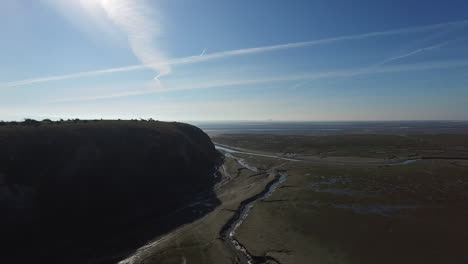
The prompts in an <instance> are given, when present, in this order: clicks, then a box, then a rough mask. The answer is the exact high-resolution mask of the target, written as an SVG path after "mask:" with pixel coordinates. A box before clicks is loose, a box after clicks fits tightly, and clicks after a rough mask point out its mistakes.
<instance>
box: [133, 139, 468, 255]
mask: <svg viewBox="0 0 468 264" xmlns="http://www.w3.org/2000/svg"><path fill="white" fill-rule="evenodd" d="M467 138H468V137H467V136H466V135H412V136H411V137H403V136H386V135H368V136H366V135H348V136H325V137H301V136H299V137H298V136H269V135H266V136H265V135H261V136H259V135H220V136H216V137H215V138H214V139H213V140H214V141H215V142H218V143H222V144H225V145H229V146H234V147H236V148H239V149H248V150H250V151H251V152H261V153H270V154H271V153H275V154H277V153H279V154H281V155H286V153H296V157H299V158H304V157H307V155H317V153H320V152H327V151H329V150H335V151H336V152H335V153H340V154H339V155H343V157H344V158H345V159H344V160H357V162H355V163H346V164H331V163H329V162H328V161H327V159H326V158H325V157H323V158H319V159H314V160H311V159H307V158H304V159H302V161H298V162H288V161H284V160H279V159H275V158H268V157H259V156H254V155H249V154H242V153H231V154H230V155H228V156H229V157H228V158H226V159H225V163H224V165H223V166H222V167H221V169H222V170H223V175H224V178H230V179H231V180H230V181H229V182H228V183H226V184H225V185H223V187H222V188H221V189H218V190H217V191H216V194H217V196H218V197H219V199H220V200H221V205H220V206H219V207H218V208H217V209H215V210H214V211H213V212H212V213H210V214H208V215H207V216H206V217H205V218H203V219H201V220H200V221H198V222H196V223H195V225H194V226H191V227H190V228H188V229H186V230H184V231H183V232H181V233H180V234H178V235H177V236H174V237H171V238H170V239H167V240H165V241H164V242H161V243H160V244H158V245H156V246H154V247H151V248H149V249H148V250H147V251H146V252H145V257H146V258H145V260H146V261H145V263H181V262H183V261H184V259H185V260H186V261H187V263H236V260H235V259H234V257H233V253H232V250H231V249H229V248H227V247H226V246H225V245H224V244H222V243H221V242H220V240H219V239H217V238H218V233H219V230H220V228H221V226H222V224H223V223H224V222H225V221H227V219H229V218H228V217H227V216H226V214H228V213H229V212H231V210H235V209H236V208H237V205H238V203H239V202H240V201H242V199H244V200H245V199H248V198H249V197H251V196H252V195H253V193H252V187H253V186H256V188H255V189H254V190H256V192H258V191H259V190H261V186H264V185H265V182H266V180H267V179H269V178H267V177H265V176H264V175H265V173H266V172H267V171H271V170H272V169H280V170H284V171H286V173H287V180H286V181H285V182H284V183H283V184H282V185H281V186H279V188H278V189H277V190H276V191H275V192H274V193H273V195H272V196H270V197H269V198H268V199H266V200H264V201H258V202H257V203H256V204H255V205H254V207H253V209H252V210H251V212H250V213H249V216H248V217H247V218H246V220H245V221H244V222H243V223H242V225H240V227H239V229H238V230H237V232H236V238H237V239H238V240H239V242H240V243H242V244H243V245H244V246H245V247H246V248H247V249H248V250H249V252H250V253H251V254H253V255H255V256H268V257H272V258H274V259H276V260H278V262H279V263H282V264H287V263H294V264H296V263H351V264H358V263H359V264H361V263H364V264H366V263H369V264H371V263H372V264H373V263H408V264H410V263H411V264H412V263H464V262H466V260H468V254H467V253H466V252H467V251H466V245H468V229H467V228H466V222H467V221H468V213H467V212H466V205H467V204H468V178H467V177H468V161H467V160H460V159H440V160H439V159H435V160H420V161H418V162H415V163H410V164H402V165H394V166H389V165H384V163H381V162H380V163H373V164H369V163H368V162H362V159H356V156H353V155H358V157H359V155H362V156H364V157H366V158H379V157H381V156H382V154H381V152H382V151H385V154H384V155H383V156H384V157H385V159H388V155H395V156H397V158H400V159H405V158H406V159H408V158H415V157H424V156H429V157H430V156H436V157H437V156H439V157H450V156H452V157H467V155H466V151H467V148H466V146H467V141H466V139H467ZM329 155H334V154H332V153H331V152H330V153H329ZM338 157H340V156H338ZM235 159H243V160H244V161H245V162H247V163H248V164H249V165H250V166H253V167H257V168H259V169H260V170H259V172H257V173H256V172H252V171H249V170H248V169H246V168H242V167H241V166H240V165H239V164H238V163H237V162H236V161H235ZM381 160H384V159H383V158H381ZM259 187H260V188H259ZM247 190H249V192H247ZM206 230H210V231H206ZM137 263H138V262H137Z"/></svg>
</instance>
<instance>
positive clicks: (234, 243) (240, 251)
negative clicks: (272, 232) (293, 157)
mask: <svg viewBox="0 0 468 264" xmlns="http://www.w3.org/2000/svg"><path fill="white" fill-rule="evenodd" d="M285 180H286V174H285V173H283V172H277V174H276V176H275V179H273V180H272V181H270V182H269V183H268V184H267V186H265V188H264V189H263V190H262V191H261V192H260V193H258V194H256V195H254V196H253V197H251V198H249V199H247V200H244V201H243V202H242V203H241V204H240V206H239V208H238V209H237V210H236V213H235V214H234V215H233V216H232V217H231V219H229V221H228V222H227V223H226V224H225V225H224V226H223V228H222V229H221V232H220V235H221V238H222V239H223V240H224V241H225V242H226V243H227V244H228V246H229V247H230V248H231V249H232V250H233V252H235V253H236V257H237V260H238V262H240V263H247V264H255V263H265V262H266V261H268V260H270V261H275V262H278V261H276V260H275V259H273V258H271V257H264V256H254V255H252V254H251V253H249V251H248V250H247V248H246V247H245V246H243V245H242V244H241V243H240V242H239V241H238V240H237V239H236V238H235V234H236V230H237V228H239V226H240V225H241V224H242V222H244V220H245V219H246V218H247V217H248V216H249V212H250V210H251V209H252V207H253V205H254V203H255V202H256V201H258V200H263V199H265V198H267V197H269V196H270V195H271V194H272V193H273V192H274V191H275V190H276V188H277V187H278V185H279V184H281V183H283V182H284V181H285Z"/></svg>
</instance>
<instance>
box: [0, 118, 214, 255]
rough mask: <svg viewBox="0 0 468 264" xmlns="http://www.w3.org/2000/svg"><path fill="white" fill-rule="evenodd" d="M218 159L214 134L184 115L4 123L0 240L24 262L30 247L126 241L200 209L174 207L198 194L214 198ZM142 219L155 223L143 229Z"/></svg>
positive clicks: (65, 250)
mask: <svg viewBox="0 0 468 264" xmlns="http://www.w3.org/2000/svg"><path fill="white" fill-rule="evenodd" d="M219 160H220V156H219V153H218V152H217V151H216V150H215V148H214V145H213V143H212V142H211V140H210V138H209V137H208V136H207V135H206V134H205V133H204V132H203V131H201V130H200V129H198V128H197V127H194V126H191V125H188V124H183V123H166V122H158V121H75V122H61V123H54V122H48V123H44V122H43V123H34V124H25V123H22V124H21V123H20V124H16V125H12V124H9V125H8V124H7V125H5V126H2V127H0V210H1V212H2V213H1V215H2V218H1V219H0V229H3V230H1V233H2V234H5V235H2V238H0V240H4V241H2V242H4V243H6V244H8V248H9V250H8V252H9V253H11V254H10V255H11V256H12V257H14V258H15V259H16V260H17V263H18V260H19V259H21V257H22V254H24V252H25V250H26V251H28V250H29V251H30V252H34V254H35V258H36V259H37V258H39V259H41V260H47V261H49V263H52V262H62V261H64V259H63V257H64V256H65V255H68V256H72V257H70V258H71V259H67V260H66V261H65V262H67V263H73V262H77V263H79V262H81V261H84V260H85V259H86V258H89V257H91V256H92V257H93V258H100V257H103V256H101V255H100V254H104V252H105V251H106V250H109V248H113V250H112V252H110V251H109V252H108V253H106V254H116V252H117V251H119V250H129V249H130V248H131V247H134V246H137V244H138V243H141V242H143V241H144V240H145V239H149V238H151V236H153V235H157V234H160V233H163V232H165V231H167V230H168V229H170V228H174V227H175V226H177V225H178V224H181V223H183V222H184V221H189V220H190V219H192V218H194V217H195V216H190V217H188V216H187V215H183V216H181V215H180V214H178V215H177V214H173V212H174V211H177V209H178V208H181V207H183V206H186V205H187V204H189V203H191V202H193V201H194V200H196V199H198V198H197V197H200V196H203V197H210V198H209V199H212V200H216V199H215V198H214V195H213V193H212V190H213V186H214V183H215V174H214V172H215V167H216V165H217V163H218V162H219ZM205 199H206V198H205ZM214 203H216V201H215V202H214ZM171 215H174V217H176V218H179V219H173V218H174V217H172V218H171V217H169V216H171ZM180 218H183V219H180ZM167 222H169V223H167ZM145 225H151V230H146V231H143V232H142V230H141V229H142V228H141V227H142V226H145ZM140 233H144V234H145V235H144V236H140V235H139V234H140ZM129 234H131V235H129ZM123 237H125V240H126V241H125V242H124V241H122V242H121V243H119V242H116V240H120V239H121V238H123ZM129 237H131V238H129ZM109 241H111V242H109ZM106 243H107V244H106ZM109 243H111V244H112V245H108V244H109ZM83 244H85V246H83ZM93 245H94V246H93ZM96 247H97V248H96ZM100 247H102V251H99V250H97V249H99V248H100ZM116 248H121V249H119V250H117V249H116ZM28 254H29V253H28Z"/></svg>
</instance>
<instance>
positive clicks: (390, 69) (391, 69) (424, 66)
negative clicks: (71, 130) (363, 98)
mask: <svg viewBox="0 0 468 264" xmlns="http://www.w3.org/2000/svg"><path fill="white" fill-rule="evenodd" d="M467 66H468V60H459V61H445V62H437V63H418V64H407V65H394V66H384V67H372V68H370V67H366V68H360V69H351V70H342V71H330V72H312V73H306V74H296V75H284V76H275V77H266V78H258V79H244V80H240V79H235V80H216V81H211V82H206V83H202V84H193V85H188V86H179V87H171V88H165V89H157V90H155V89H151V88H144V89H140V90H130V91H122V92H119V93H114V94H105V95H99V96H87V97H74V98H64V99H59V100H55V101H51V102H50V103H60V102H76V101H91V100H100V99H110V98H118V97H127V96H136V95H145V94H155V93H163V92H171V91H180V90H193V89H208V88H216V87H227V86H236V85H248V84H261V83H270V82H285V81H300V80H316V79H325V78H346V77H354V76H359V75H366V74H383V73H395V72H409V71H424V70H435V69H447V68H456V67H467Z"/></svg>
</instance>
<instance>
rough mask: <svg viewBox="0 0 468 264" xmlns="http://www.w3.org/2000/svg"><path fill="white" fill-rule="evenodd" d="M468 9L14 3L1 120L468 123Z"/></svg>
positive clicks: (265, 2)
mask: <svg viewBox="0 0 468 264" xmlns="http://www.w3.org/2000/svg"><path fill="white" fill-rule="evenodd" d="M466 10H468V2H467V1H462V0H460V1H458V0H450V1H430V0H428V1H424V2H421V1H408V0H406V1H402V0H395V1H376V0H373V1H371V0H366V1H364V0H361V1H345V0H342V1H333V0H332V1H330V0H327V1H325V0H320V1H310V0H307V1H293V0H291V1H286V0H256V1H251V0H237V1H227V0H226V1H224V0H204V1H186V0H160V1H144V0H138V1H136V0H76V1H70V0H2V1H1V3H0V32H1V33H2V41H0V58H1V60H0V120H2V119H3V120H20V119H23V118H36V119H42V118H52V119H58V118H82V119H86V118H105V119H117V118H122V119H125V118H150V117H151V118H154V119H159V120H180V121H191V120H266V119H273V120H419V119H422V120H435V119H440V120H442V119H445V120H468V15H467V13H466Z"/></svg>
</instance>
